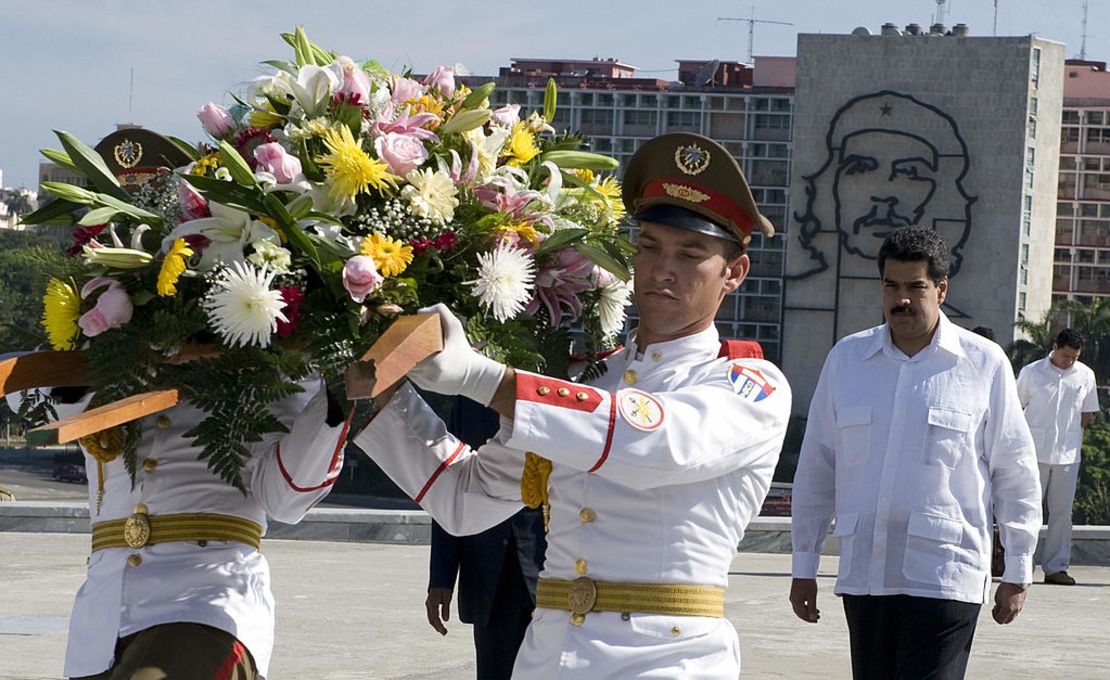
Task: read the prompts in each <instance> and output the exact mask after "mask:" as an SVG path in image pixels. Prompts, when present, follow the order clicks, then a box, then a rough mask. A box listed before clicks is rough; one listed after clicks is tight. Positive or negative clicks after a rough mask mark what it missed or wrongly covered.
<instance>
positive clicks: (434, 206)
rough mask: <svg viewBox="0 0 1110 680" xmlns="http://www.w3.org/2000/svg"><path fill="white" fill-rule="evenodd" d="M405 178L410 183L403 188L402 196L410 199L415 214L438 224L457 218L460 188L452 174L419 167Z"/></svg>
mask: <svg viewBox="0 0 1110 680" xmlns="http://www.w3.org/2000/svg"><path fill="white" fill-rule="evenodd" d="M405 180H406V181H407V182H408V184H407V185H406V186H405V188H404V189H402V190H401V198H403V199H405V200H406V201H408V203H409V209H410V210H411V211H412V214H413V215H416V216H417V217H426V218H428V219H430V220H432V221H433V222H436V223H438V224H446V223H447V222H450V221H451V220H453V219H455V208H457V207H459V199H458V194H459V190H458V189H457V188H456V187H455V183H454V182H453V181H452V180H451V176H450V175H448V174H447V173H446V172H439V171H434V170H432V169H430V168H425V169H423V170H421V169H420V168H417V169H415V170H412V171H410V172H409V174H408V175H405Z"/></svg>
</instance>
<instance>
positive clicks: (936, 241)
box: [879, 225, 951, 283]
mask: <svg viewBox="0 0 1110 680" xmlns="http://www.w3.org/2000/svg"><path fill="white" fill-rule="evenodd" d="M950 252H951V251H950V250H949V248H948V244H947V243H946V242H945V241H944V239H943V238H942V237H941V235H940V234H938V233H937V231H936V229H933V228H932V227H923V226H920V225H915V226H910V227H899V228H898V229H895V230H894V231H893V232H891V234H890V236H887V237H886V240H884V241H883V245H882V247H880V248H879V276H882V275H883V271H884V270H885V268H886V261H887V260H888V259H890V260H898V261H899V262H918V261H920V260H925V261H926V262H927V263H928V265H929V278H930V279H932V280H933V283H940V282H941V280H942V279H943V278H944V277H946V276H948V269H949V264H950V263H949V253H950Z"/></svg>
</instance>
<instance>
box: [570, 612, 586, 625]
mask: <svg viewBox="0 0 1110 680" xmlns="http://www.w3.org/2000/svg"><path fill="white" fill-rule="evenodd" d="M570 622H571V623H572V624H574V625H576V626H581V625H582V624H583V623H586V615H585V614H571V615H570Z"/></svg>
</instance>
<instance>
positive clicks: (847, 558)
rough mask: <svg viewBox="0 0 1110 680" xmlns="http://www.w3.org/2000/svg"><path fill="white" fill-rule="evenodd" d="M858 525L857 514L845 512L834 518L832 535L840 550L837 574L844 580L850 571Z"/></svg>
mask: <svg viewBox="0 0 1110 680" xmlns="http://www.w3.org/2000/svg"><path fill="white" fill-rule="evenodd" d="M858 525H859V513H858V512H845V513H843V514H840V515H837V516H836V525H835V526H834V527H833V532H832V535H833V536H835V537H836V539H837V543H838V545H839V549H840V568H839V570H838V572H837V573H838V575H839V577H840V578H844V577H845V576H847V575H848V574H849V573H851V571H852V551H853V550H852V549H853V547H854V546H855V543H856V527H857V526H858Z"/></svg>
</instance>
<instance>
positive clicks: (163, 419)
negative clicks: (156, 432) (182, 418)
mask: <svg viewBox="0 0 1110 680" xmlns="http://www.w3.org/2000/svg"><path fill="white" fill-rule="evenodd" d="M170 425H173V421H172V420H170V417H169V416H167V415H161V416H158V427H160V428H162V429H163V430H164V429H166V428H168V427H169V426H170Z"/></svg>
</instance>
